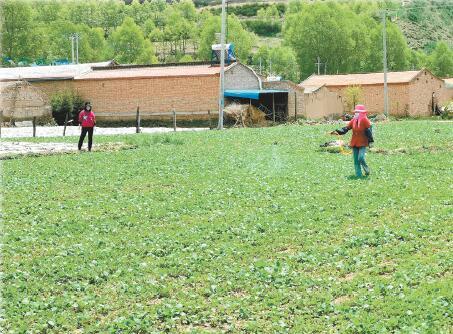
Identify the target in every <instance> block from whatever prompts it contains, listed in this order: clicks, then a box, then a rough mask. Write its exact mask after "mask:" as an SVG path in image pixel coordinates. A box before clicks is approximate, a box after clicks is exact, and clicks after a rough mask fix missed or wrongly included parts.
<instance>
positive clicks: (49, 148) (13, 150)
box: [0, 141, 133, 160]
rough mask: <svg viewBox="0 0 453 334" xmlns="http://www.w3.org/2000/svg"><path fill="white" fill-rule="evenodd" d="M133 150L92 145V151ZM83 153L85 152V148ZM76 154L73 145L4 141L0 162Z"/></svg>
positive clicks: (118, 145)
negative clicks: (19, 157)
mask: <svg viewBox="0 0 453 334" xmlns="http://www.w3.org/2000/svg"><path fill="white" fill-rule="evenodd" d="M130 148H133V147H132V146H130V145H127V144H124V143H105V144H95V145H93V151H94V152H96V151H116V150H121V149H130ZM83 151H87V149H86V147H85V148H84V149H83ZM74 152H77V145H75V144H73V143H31V142H9V141H4V142H2V143H1V145H0V160H4V159H9V158H14V157H17V156H26V155H51V154H62V153H74Z"/></svg>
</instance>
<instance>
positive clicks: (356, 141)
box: [332, 104, 374, 177]
mask: <svg viewBox="0 0 453 334" xmlns="http://www.w3.org/2000/svg"><path fill="white" fill-rule="evenodd" d="M354 112H355V114H354V118H353V119H352V120H350V121H349V123H348V125H347V126H345V127H344V128H342V129H337V130H335V131H333V132H332V134H336V135H344V134H346V133H347V132H348V131H349V130H351V129H352V138H351V142H350V144H349V146H351V147H352V152H353V157H354V168H355V175H356V176H357V177H362V176H363V174H362V168H363V170H364V171H365V175H366V176H368V175H370V168H369V167H368V165H367V163H366V161H365V153H366V148H367V147H371V146H372V144H373V142H374V139H373V133H372V132H371V122H370V120H369V119H368V117H367V110H366V108H365V106H364V105H361V104H359V105H357V106H356V107H355V110H354Z"/></svg>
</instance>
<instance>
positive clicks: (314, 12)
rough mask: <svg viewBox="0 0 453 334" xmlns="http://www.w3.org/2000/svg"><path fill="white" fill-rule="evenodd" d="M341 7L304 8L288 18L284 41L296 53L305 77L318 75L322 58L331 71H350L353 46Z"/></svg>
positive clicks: (316, 4) (304, 6) (322, 5)
mask: <svg viewBox="0 0 453 334" xmlns="http://www.w3.org/2000/svg"><path fill="white" fill-rule="evenodd" d="M346 16H347V15H345V13H344V10H343V9H342V7H340V6H339V5H336V4H329V5H328V4H325V3H315V4H312V5H303V7H302V9H301V11H299V12H297V13H294V14H290V15H288V17H287V19H286V22H285V28H284V31H285V42H286V43H287V44H288V45H290V46H291V47H292V48H293V49H294V51H295V52H296V55H297V59H298V60H299V67H300V71H301V74H302V77H303V78H305V77H307V76H309V75H310V74H312V73H313V72H315V62H316V60H317V57H320V59H321V61H322V62H323V63H327V64H328V72H334V73H336V72H337V71H338V72H348V71H349V70H350V68H351V66H350V64H351V63H350V50H351V48H352V47H353V41H352V39H351V33H350V30H348V26H347V22H345V20H344V18H345V17H346Z"/></svg>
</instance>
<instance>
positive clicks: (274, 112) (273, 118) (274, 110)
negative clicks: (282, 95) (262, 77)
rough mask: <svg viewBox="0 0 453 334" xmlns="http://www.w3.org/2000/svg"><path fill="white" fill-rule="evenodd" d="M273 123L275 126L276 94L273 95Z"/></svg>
mask: <svg viewBox="0 0 453 334" xmlns="http://www.w3.org/2000/svg"><path fill="white" fill-rule="evenodd" d="M272 122H273V123H274V124H275V93H272Z"/></svg>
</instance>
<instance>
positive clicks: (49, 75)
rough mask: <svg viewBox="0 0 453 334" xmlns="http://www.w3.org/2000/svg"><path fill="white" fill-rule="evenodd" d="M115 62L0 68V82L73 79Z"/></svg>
mask: <svg viewBox="0 0 453 334" xmlns="http://www.w3.org/2000/svg"><path fill="white" fill-rule="evenodd" d="M112 64H113V61H105V62H100V63H87V64H76V65H55V66H27V67H8V68H0V81H11V80H23V79H25V80H28V81H33V80H51V79H55V80H58V79H72V78H74V77H75V76H78V75H80V74H82V73H87V72H90V71H91V70H92V68H93V67H106V66H111V65H112Z"/></svg>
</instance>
